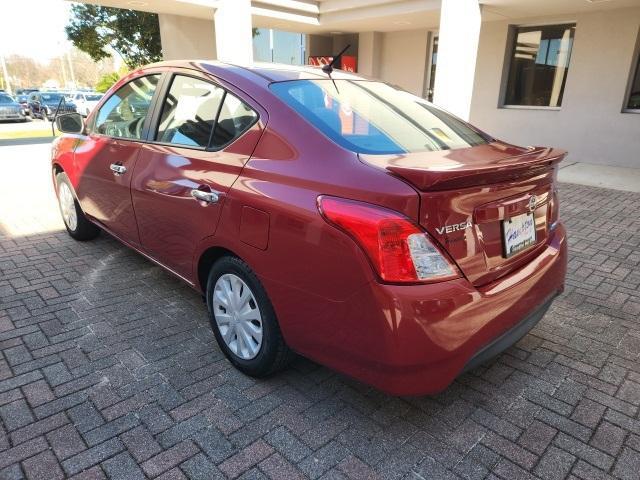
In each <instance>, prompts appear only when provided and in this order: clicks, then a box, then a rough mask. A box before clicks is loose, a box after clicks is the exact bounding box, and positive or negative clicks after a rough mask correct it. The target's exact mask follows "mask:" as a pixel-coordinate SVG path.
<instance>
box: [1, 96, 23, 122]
mask: <svg viewBox="0 0 640 480" xmlns="http://www.w3.org/2000/svg"><path fill="white" fill-rule="evenodd" d="M7 120H11V121H14V122H26V121H27V120H28V117H27V115H26V113H25V111H24V108H23V107H22V105H20V103H19V102H18V101H16V99H15V98H13V97H12V96H10V95H9V94H7V93H2V92H0V121H7Z"/></svg>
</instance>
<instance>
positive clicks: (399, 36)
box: [378, 29, 429, 96]
mask: <svg viewBox="0 0 640 480" xmlns="http://www.w3.org/2000/svg"><path fill="white" fill-rule="evenodd" d="M428 38H429V32H428V30H427V29H424V30H405V31H399V32H385V33H384V34H383V35H382V54H381V58H380V68H379V69H378V72H379V75H380V78H381V79H382V80H384V81H385V82H389V83H391V84H394V85H398V86H400V87H402V88H404V89H405V90H407V91H408V92H411V93H414V94H416V95H420V96H422V95H423V93H424V92H423V90H424V76H425V65H426V61H427V44H428Z"/></svg>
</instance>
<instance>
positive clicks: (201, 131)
mask: <svg viewBox="0 0 640 480" xmlns="http://www.w3.org/2000/svg"><path fill="white" fill-rule="evenodd" d="M165 85H166V87H165V90H166V94H163V96H162V98H163V99H164V100H163V102H162V108H157V109H156V114H155V115H154V117H156V119H155V121H154V125H156V126H157V127H156V128H155V130H154V132H150V139H149V140H150V141H149V142H148V143H146V144H144V145H142V147H141V151H140V157H139V158H138V161H137V163H136V167H135V172H134V176H133V183H132V196H133V206H134V209H135V212H136V218H137V221H138V230H139V232H140V241H141V244H142V247H143V249H144V251H145V252H146V253H147V254H149V255H150V256H152V257H153V258H155V259H157V260H158V261H160V262H161V263H163V264H164V265H166V266H167V267H169V268H170V269H172V270H173V271H174V272H176V273H178V274H179V275H181V276H183V277H186V278H190V277H191V273H192V272H191V268H192V261H193V256H194V252H195V248H196V245H197V244H198V243H199V241H200V240H201V239H203V238H205V237H208V236H211V235H213V234H214V233H215V231H216V227H217V224H218V220H219V217H220V212H221V210H222V207H223V204H224V201H225V195H226V194H227V192H228V190H229V188H230V187H231V185H232V184H233V182H234V181H235V180H236V178H237V177H238V175H239V174H240V171H241V170H242V167H243V166H244V164H245V163H246V162H247V160H248V159H249V157H250V156H251V153H252V152H253V150H254V148H255V146H256V144H257V142H258V139H259V137H260V134H261V131H262V126H261V124H260V122H259V121H258V118H259V115H258V113H257V107H256V106H250V105H249V103H248V102H246V101H243V100H241V99H240V98H239V96H238V94H237V93H235V94H234V93H231V92H229V91H227V90H226V89H224V88H222V87H221V86H220V85H219V84H217V83H215V82H214V81H213V80H211V79H209V78H208V77H205V76H200V75H198V74H196V73H175V74H174V75H173V76H172V78H171V79H170V81H169V80H168V81H167V82H166V83H165Z"/></svg>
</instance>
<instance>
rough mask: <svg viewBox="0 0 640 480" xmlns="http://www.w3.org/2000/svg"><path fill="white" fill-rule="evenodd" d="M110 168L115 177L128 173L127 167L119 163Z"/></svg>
mask: <svg viewBox="0 0 640 480" xmlns="http://www.w3.org/2000/svg"><path fill="white" fill-rule="evenodd" d="M109 168H110V169H111V171H112V172H113V173H114V174H115V175H122V174H124V173H125V172H126V171H127V167H125V166H124V165H121V164H118V163H112V164H111V165H109Z"/></svg>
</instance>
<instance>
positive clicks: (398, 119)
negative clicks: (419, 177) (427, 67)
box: [270, 79, 488, 154]
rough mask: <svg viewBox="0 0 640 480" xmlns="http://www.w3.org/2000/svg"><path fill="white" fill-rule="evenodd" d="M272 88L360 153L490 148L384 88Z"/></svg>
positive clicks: (318, 84)
mask: <svg viewBox="0 0 640 480" xmlns="http://www.w3.org/2000/svg"><path fill="white" fill-rule="evenodd" d="M270 88H271V90H272V91H273V92H274V93H275V94H276V95H277V96H278V97H279V98H280V99H282V100H283V101H284V102H286V103H287V104H288V105H289V106H290V107H292V108H293V109H294V110H296V111H297V112H298V113H300V114H301V115H302V116H303V117H304V118H305V119H307V120H308V121H309V122H311V123H312V124H313V125H314V126H315V127H316V128H318V129H319V130H320V131H322V132H323V133H324V134H325V135H326V136H328V137H329V138H330V139H332V140H333V141H334V142H336V143H338V144H339V145H341V146H343V147H344V148H347V149H349V150H351V151H354V152H358V153H371V154H394V153H410V152H422V151H436V150H449V149H455V148H465V147H472V146H475V145H481V144H484V143H487V142H488V139H487V138H485V137H484V136H483V135H482V134H481V133H480V132H479V131H477V130H475V129H474V128H473V127H471V126H470V125H468V124H467V123H465V122H463V121H461V120H459V119H457V118H455V117H453V116H451V115H449V114H448V113H446V112H443V111H442V110H440V109H438V108H436V107H434V106H433V105H432V104H431V103H429V102H427V101H426V100H424V99H422V98H420V97H416V96H415V95H411V94H410V93H407V92H405V91H403V90H400V89H398V88H394V87H392V86H391V85H387V84H386V83H382V82H371V81H363V80H355V81H354V80H336V81H335V85H334V84H333V82H332V81H331V80H330V79H326V80H325V79H322V80H292V81H286V82H277V83H272V84H271V86H270Z"/></svg>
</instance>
